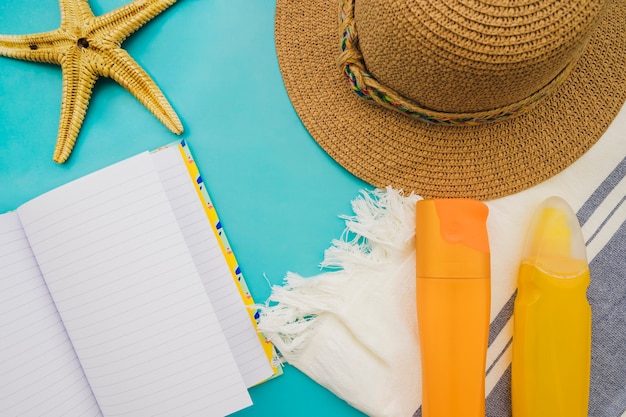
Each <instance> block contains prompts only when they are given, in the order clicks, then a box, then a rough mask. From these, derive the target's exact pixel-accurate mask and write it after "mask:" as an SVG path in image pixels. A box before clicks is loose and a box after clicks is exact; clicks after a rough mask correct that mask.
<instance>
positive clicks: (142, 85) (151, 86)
mask: <svg viewBox="0 0 626 417" xmlns="http://www.w3.org/2000/svg"><path fill="white" fill-rule="evenodd" d="M102 55H105V62H109V63H110V64H109V65H107V66H106V67H103V68H101V69H102V70H103V71H101V72H99V74H100V75H102V76H105V77H110V78H112V79H113V80H115V81H116V82H117V83H119V84H120V85H121V86H122V87H124V88H125V89H126V90H128V91H129V92H130V93H131V94H132V95H134V96H135V97H136V98H137V100H139V101H140V102H141V104H143V105H144V106H145V107H146V108H147V109H148V110H150V112H152V114H154V116H155V117H156V118H157V119H159V120H160V121H161V122H162V123H163V124H164V125H165V126H166V127H167V128H168V129H169V130H171V131H172V132H173V133H176V134H181V133H182V132H183V125H182V123H181V122H180V119H179V118H178V115H177V114H176V112H175V111H174V109H173V108H172V106H171V105H170V103H169V102H168V101H167V99H166V98H165V95H163V93H162V92H161V90H160V89H159V87H158V86H157V85H156V83H155V82H154V81H153V80H152V78H150V76H149V75H148V73H146V72H145V71H144V69H143V68H141V66H140V65H139V64H138V63H137V62H136V61H135V60H134V59H133V58H132V57H131V56H130V55H129V54H128V52H126V51H125V50H123V49H111V50H108V51H105V52H103V53H102Z"/></svg>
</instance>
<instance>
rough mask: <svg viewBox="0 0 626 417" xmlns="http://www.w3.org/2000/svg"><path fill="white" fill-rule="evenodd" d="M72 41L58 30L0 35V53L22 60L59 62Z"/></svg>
mask: <svg viewBox="0 0 626 417" xmlns="http://www.w3.org/2000/svg"><path fill="white" fill-rule="evenodd" d="M72 43H73V42H72V41H71V40H70V39H68V37H67V35H66V34H64V33H63V32H62V31H60V30H54V31H50V32H43V33H37V34H33V35H0V55H1V56H6V57H9V58H15V59H21V60H24V61H35V62H46V63H49V64H60V63H61V59H62V58H63V55H64V54H65V52H66V51H67V50H68V49H69V48H70V46H71V45H72Z"/></svg>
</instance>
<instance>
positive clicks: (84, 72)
mask: <svg viewBox="0 0 626 417" xmlns="http://www.w3.org/2000/svg"><path fill="white" fill-rule="evenodd" d="M87 59H88V56H87V55H85V54H83V53H82V51H80V50H79V48H71V49H70V50H69V51H68V53H67V55H66V57H65V59H64V60H63V62H62V63H61V68H62V69H63V93H62V97H61V120H60V123H59V134H58V137H57V144H56V147H55V149H54V155H53V157H52V159H53V160H54V161H55V162H57V163H59V164H62V163H63V162H65V161H66V160H67V158H68V157H69V156H70V154H71V153H72V149H73V148H74V144H75V143H76V138H77V137H78V132H79V131H80V128H81V126H82V124H83V120H84V118H85V114H86V113H87V107H88V105H89V99H90V98H91V91H92V89H93V86H94V84H95V83H96V80H97V79H98V74H97V73H96V72H94V71H93V69H92V67H91V65H89V64H88V63H86V62H85V60H87Z"/></svg>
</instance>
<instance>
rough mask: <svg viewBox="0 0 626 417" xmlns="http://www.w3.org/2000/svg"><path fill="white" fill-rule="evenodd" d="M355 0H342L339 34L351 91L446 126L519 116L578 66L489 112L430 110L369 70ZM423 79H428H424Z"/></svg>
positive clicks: (342, 63)
mask: <svg viewBox="0 0 626 417" xmlns="http://www.w3.org/2000/svg"><path fill="white" fill-rule="evenodd" d="M354 3H355V0H341V8H340V33H341V35H342V37H341V51H342V52H341V54H340V55H339V57H338V59H337V63H338V65H339V66H340V68H341V69H342V71H343V73H344V74H345V76H346V78H347V79H348V81H349V82H350V85H351V87H352V90H353V91H354V92H355V93H356V94H357V95H358V96H359V97H362V98H365V99H367V100H372V101H374V102H376V103H378V104H380V105H382V106H384V107H386V108H389V109H392V110H396V111H398V112H400V113H404V114H406V115H409V116H411V117H414V118H416V119H419V120H422V121H424V122H427V123H435V124H444V125H480V124H483V123H489V122H493V121H497V120H501V119H504V118H508V117H512V116H516V115H519V114H521V113H523V112H525V111H527V110H528V109H530V108H532V107H533V106H534V105H535V104H536V103H538V102H539V101H541V99H543V98H544V97H546V96H547V95H549V94H550V93H552V92H553V91H555V90H556V89H557V88H558V86H559V85H560V84H561V83H562V82H563V80H565V79H566V78H567V76H568V75H569V73H570V72H571V71H572V68H573V67H574V66H575V63H576V61H577V58H578V56H574V57H572V60H571V62H570V63H569V64H568V65H566V66H565V67H564V68H563V69H562V70H561V72H559V73H558V75H557V76H556V77H554V78H553V79H552V80H551V81H550V82H549V83H548V84H546V85H544V86H543V87H542V88H540V89H539V90H537V91H535V92H534V93H532V94H530V95H529V96H527V97H525V98H523V99H522V100H518V101H516V102H514V103H512V104H508V105H505V106H501V107H498V108H494V109H491V110H486V111H477V112H443V111H436V110H431V109H427V108H425V107H422V106H420V105H419V104H416V103H415V102H414V101H412V100H411V99H408V98H406V97H405V96H403V95H402V94H400V93H398V92H397V91H395V90H394V89H392V88H389V87H386V86H385V85H384V84H382V83H381V82H379V81H378V80H377V79H376V77H374V76H373V75H372V74H371V73H370V72H368V71H367V67H366V65H365V61H364V58H363V54H362V53H361V51H360V50H359V36H358V33H357V28H356V24H355V17H354ZM424 82H429V81H428V80H425V81H424Z"/></svg>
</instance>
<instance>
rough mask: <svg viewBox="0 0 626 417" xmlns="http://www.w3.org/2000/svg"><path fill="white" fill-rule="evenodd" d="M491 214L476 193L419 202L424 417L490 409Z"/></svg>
mask: <svg viewBox="0 0 626 417" xmlns="http://www.w3.org/2000/svg"><path fill="white" fill-rule="evenodd" d="M487 214H488V208H487V206H486V205H485V204H483V203H481V202H479V201H476V200H467V199H437V200H422V201H419V202H418V203H417V206H416V232H415V246H416V257H417V263H416V271H417V274H416V275H417V276H416V296H417V299H416V302H417V320H418V326H419V337H420V347H421V355H422V416H423V417H484V416H485V362H486V355H487V342H488V336H489V312H490V297H491V290H490V288H491V287H490V258H489V239H488V237H487V227H486V220H487Z"/></svg>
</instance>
